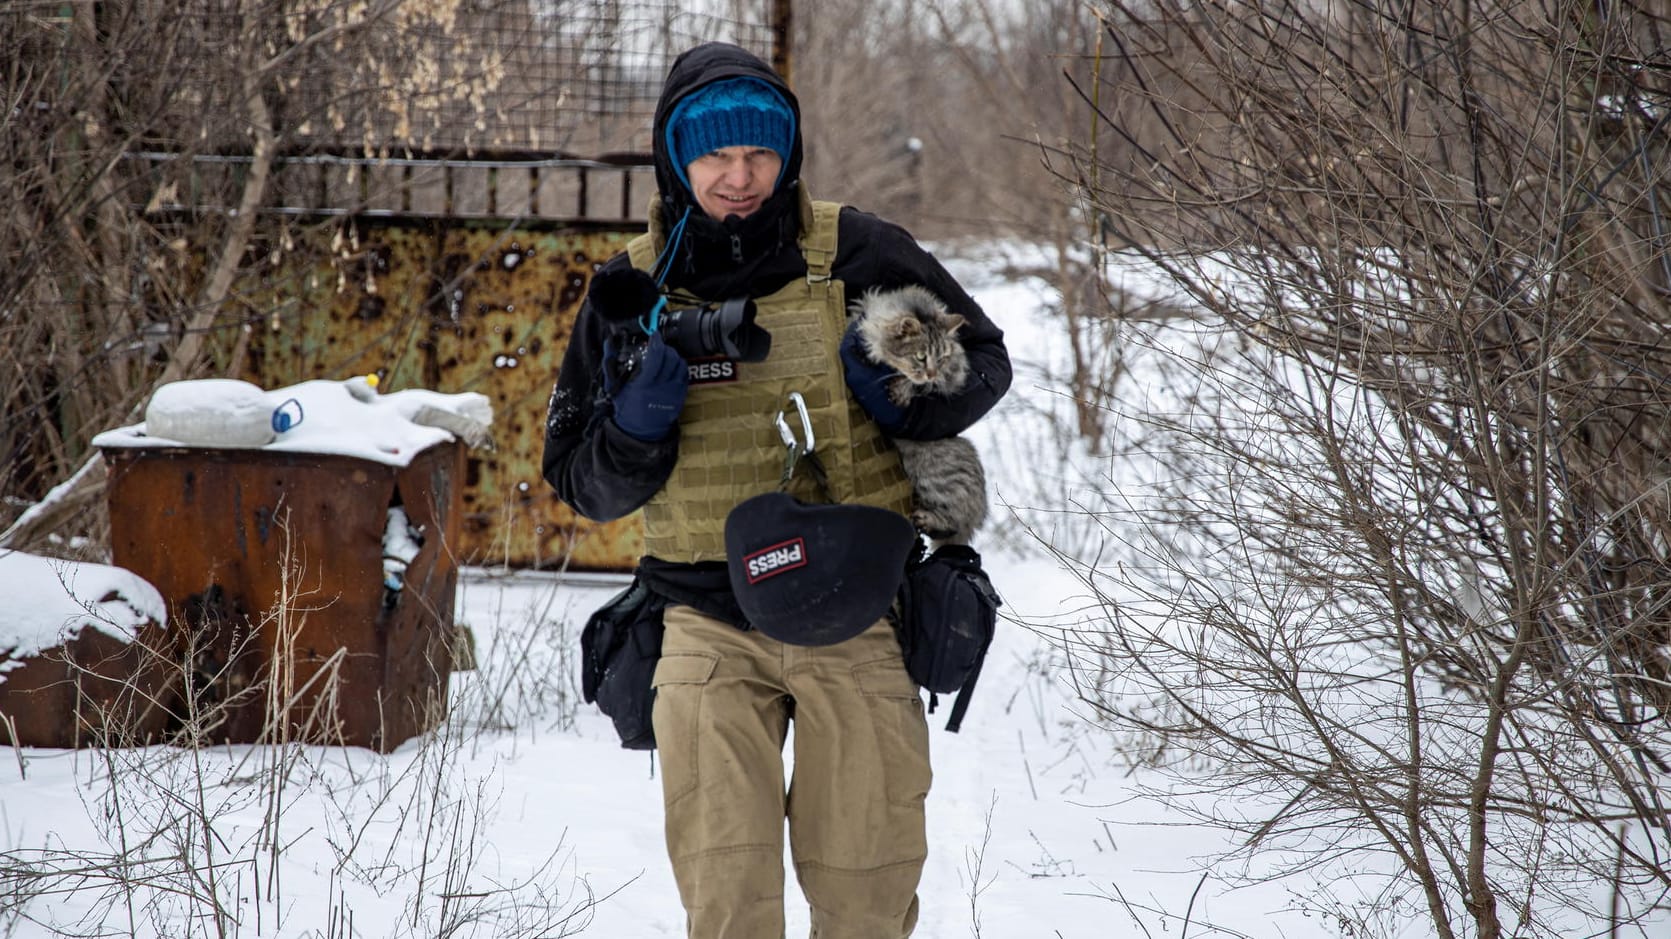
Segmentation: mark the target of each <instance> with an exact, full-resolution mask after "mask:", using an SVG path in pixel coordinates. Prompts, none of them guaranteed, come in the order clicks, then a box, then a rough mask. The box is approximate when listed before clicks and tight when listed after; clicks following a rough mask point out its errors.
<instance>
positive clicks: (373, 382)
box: [366, 372, 377, 388]
mask: <svg viewBox="0 0 1671 939" xmlns="http://www.w3.org/2000/svg"><path fill="white" fill-rule="evenodd" d="M366 384H368V385H370V386H371V387H373V388H376V387H377V373H376V372H372V373H371V374H369V375H367V376H366Z"/></svg>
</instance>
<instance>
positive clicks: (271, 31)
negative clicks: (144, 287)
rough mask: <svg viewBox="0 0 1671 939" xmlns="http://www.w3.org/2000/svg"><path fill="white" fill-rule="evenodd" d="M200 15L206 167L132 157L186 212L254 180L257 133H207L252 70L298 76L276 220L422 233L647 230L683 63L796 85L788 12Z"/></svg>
mask: <svg viewBox="0 0 1671 939" xmlns="http://www.w3.org/2000/svg"><path fill="white" fill-rule="evenodd" d="M159 2H162V0H159ZM195 2H196V3H197V4H199V8H200V9H201V10H202V17H201V25H200V26H199V28H198V29H197V30H195V31H194V35H196V36H198V37H200V39H198V40H197V41H198V42H199V43H200V44H201V45H200V48H199V49H198V50H197V53H196V54H194V55H192V56H191V58H192V59H193V60H194V62H195V64H194V66H193V68H192V71H193V72H194V74H192V75H191V76H189V77H186V78H185V80H184V81H183V82H181V84H180V86H179V88H178V91H177V92H176V93H174V94H173V95H172V101H173V109H174V112H175V113H176V115H177V126H178V127H179V128H180V136H181V138H182V142H183V143H185V144H186V146H187V147H188V148H189V149H190V151H191V156H190V158H189V159H188V160H185V161H181V160H180V159H179V157H180V156H182V155H184V153H183V152H181V151H177V150H175V148H174V147H173V146H172V145H170V144H169V143H168V142H166V141H162V142H159V145H158V146H155V147H153V148H151V149H150V150H149V151H148V152H143V153H132V154H130V157H131V158H139V159H143V160H148V161H150V162H151V163H153V164H154V168H153V172H154V173H156V174H158V176H159V178H169V177H172V178H174V179H175V180H176V185H175V186H174V187H173V189H171V190H168V191H170V192H173V193H176V194H177V195H178V200H177V201H173V202H171V203H169V204H167V205H166V206H162V207H167V208H183V209H196V208H203V207H205V206H206V205H210V204H214V203H215V202H216V201H217V199H218V198H220V195H219V194H220V193H222V192H225V191H228V190H224V189H219V188H217V186H216V185H215V181H216V180H217V179H234V180H235V179H236V178H239V176H240V174H241V172H242V168H243V167H244V166H246V165H247V164H248V163H249V158H250V157H249V149H248V147H249V144H248V136H247V134H246V133H245V132H244V131H243V129H242V127H241V126H240V125H239V124H237V123H236V122H222V123H220V124H218V125H210V124H208V123H202V124H198V123H196V116H197V115H198V114H203V113H236V112H237V111H238V110H239V108H238V105H237V103H236V96H237V95H238V94H240V93H241V89H240V87H239V86H240V84H241V77H242V75H244V74H245V71H243V69H244V68H245V67H244V65H243V63H241V62H240V61H239V58H240V56H241V55H245V54H259V55H263V56H267V57H269V58H271V59H273V60H275V61H278V62H280V63H281V66H280V67H279V68H278V69H276V70H274V74H273V75H272V76H270V77H269V78H268V80H267V81H266V83H265V85H264V97H265V98H266V100H267V101H268V102H269V110H270V111H271V112H272V113H271V117H272V121H273V124H274V129H275V131H277V132H278V134H279V136H280V139H281V140H282V142H283V143H282V149H281V152H280V159H279V161H278V163H277V167H276V186H275V187H274V200H273V201H274V203H276V204H274V205H273V206H272V207H273V208H275V209H277V210H279V211H288V212H294V213H308V214H312V213H321V214H353V215H373V216H388V217H411V218H478V219H513V220H515V219H522V220H526V219H547V220H551V219H557V220H582V219H583V220H588V221H597V222H605V223H608V222H618V221H637V220H641V219H642V217H643V210H644V206H645V204H646V203H647V198H648V195H649V193H650V191H651V187H653V185H654V183H653V180H652V179H651V178H650V173H649V172H648V154H649V151H650V137H649V131H650V123H651V120H652V117H653V115H654V110H655V103H656V99H657V97H658V96H659V94H660V89H661V82H662V80H663V78H664V77H665V75H666V72H667V69H668V67H669V66H670V65H671V64H672V62H673V59H674V58H675V57H676V56H678V54H679V53H680V52H682V51H684V50H685V49H687V48H689V47H691V46H693V45H695V44H697V43H700V42H703V41H708V40H725V41H729V42H735V43H737V44H738V45H741V46H743V47H745V48H748V49H750V50H752V51H754V52H756V53H758V54H760V55H761V56H762V57H765V58H767V59H769V60H772V61H774V62H775V63H776V64H778V65H779V67H780V68H782V69H784V70H787V58H786V49H787V39H786V34H787V31H788V15H789V0H585V2H575V0H462V2H459V3H457V4H454V5H450V4H448V3H446V2H444V0H443V2H436V3H417V2H410V3H405V4H400V5H397V6H394V7H392V8H390V9H389V10H388V11H386V12H385V13H383V14H382V15H381V16H380V17H378V18H377V19H375V20H365V19H355V17H356V16H363V15H364V14H363V13H361V12H358V10H363V5H362V6H360V7H358V8H356V7H355V6H352V5H348V4H343V3H336V2H329V0H326V2H320V3H313V4H310V3H301V4H286V5H285V7H284V9H283V11H282V12H276V11H272V10H268V11H267V12H265V13H262V14H260V15H258V16H252V14H251V12H250V10H249V8H248V6H247V5H240V4H235V3H232V2H230V0H195ZM240 50H255V52H253V53H244V52H241V51H240ZM199 128H202V129H199ZM194 196H196V197H201V198H198V199H194ZM205 200H206V201H205Z"/></svg>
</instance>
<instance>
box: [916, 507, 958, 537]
mask: <svg viewBox="0 0 1671 939" xmlns="http://www.w3.org/2000/svg"><path fill="white" fill-rule="evenodd" d="M911 524H912V525H915V526H916V527H917V530H918V531H920V532H922V533H923V534H925V535H927V536H928V537H930V538H933V539H935V540H937V541H938V540H941V539H944V538H950V537H951V536H953V535H955V534H957V525H956V524H954V523H953V522H952V521H951V520H950V519H948V518H946V517H945V516H944V515H941V514H940V513H939V512H934V511H931V510H929V509H917V510H916V511H914V512H912V513H911Z"/></svg>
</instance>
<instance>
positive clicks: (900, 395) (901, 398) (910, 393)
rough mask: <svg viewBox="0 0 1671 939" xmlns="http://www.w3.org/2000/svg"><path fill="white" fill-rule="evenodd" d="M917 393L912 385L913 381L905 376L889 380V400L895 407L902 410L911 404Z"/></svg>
mask: <svg viewBox="0 0 1671 939" xmlns="http://www.w3.org/2000/svg"><path fill="white" fill-rule="evenodd" d="M916 393H917V390H916V388H914V387H913V386H912V385H911V380H910V379H909V378H906V377H905V376H904V375H898V376H895V377H894V378H890V379H888V400H889V401H892V402H893V403H894V406H895V407H901V408H902V407H905V406H906V405H908V404H910V403H911V399H912V398H913V397H914V396H915V395H916Z"/></svg>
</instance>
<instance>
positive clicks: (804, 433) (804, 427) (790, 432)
mask: <svg viewBox="0 0 1671 939" xmlns="http://www.w3.org/2000/svg"><path fill="white" fill-rule="evenodd" d="M789 403H790V404H793V405H795V413H796V414H798V415H799V416H800V418H801V439H799V440H797V439H796V438H795V431H794V429H793V428H791V427H790V426H789V421H788V420H786V419H785V418H784V414H786V413H787V412H788V410H789V409H788V407H787V406H785V407H784V408H783V409H782V410H780V411H778V412H777V434H778V437H780V438H782V440H783V445H784V446H785V447H788V448H789V451H790V452H791V453H793V454H795V455H796V456H797V457H802V456H809V455H811V454H812V451H813V450H814V449H816V448H817V446H818V441H817V439H816V438H814V437H813V436H812V415H810V414H808V413H807V409H806V399H805V398H802V397H801V393H800V392H799V391H791V392H789Z"/></svg>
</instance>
